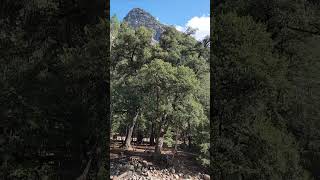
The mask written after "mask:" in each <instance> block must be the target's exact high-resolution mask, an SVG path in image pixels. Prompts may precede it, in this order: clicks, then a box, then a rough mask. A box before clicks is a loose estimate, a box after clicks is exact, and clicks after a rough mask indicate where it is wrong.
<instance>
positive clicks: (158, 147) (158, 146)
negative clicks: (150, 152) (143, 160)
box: [155, 127, 165, 155]
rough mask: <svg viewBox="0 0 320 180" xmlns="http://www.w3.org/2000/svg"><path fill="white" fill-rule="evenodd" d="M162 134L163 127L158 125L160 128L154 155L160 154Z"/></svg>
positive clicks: (163, 131)
mask: <svg viewBox="0 0 320 180" xmlns="http://www.w3.org/2000/svg"><path fill="white" fill-rule="evenodd" d="M164 134H165V130H164V128H162V127H160V130H159V133H158V138H157V143H156V147H155V153H156V155H160V154H161V151H162V146H163V141H164Z"/></svg>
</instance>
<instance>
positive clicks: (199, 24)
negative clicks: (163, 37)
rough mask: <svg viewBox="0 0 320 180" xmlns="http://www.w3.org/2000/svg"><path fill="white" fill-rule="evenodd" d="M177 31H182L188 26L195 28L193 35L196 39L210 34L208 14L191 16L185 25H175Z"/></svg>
mask: <svg viewBox="0 0 320 180" xmlns="http://www.w3.org/2000/svg"><path fill="white" fill-rule="evenodd" d="M175 27H176V29H177V30H178V31H182V32H184V31H185V30H186V29H187V28H188V27H191V28H194V29H197V31H196V33H195V34H194V35H193V37H195V38H196V39H197V40H202V39H204V38H205V37H206V36H207V35H210V16H208V15H203V16H201V17H198V16H195V17H193V18H191V19H190V20H189V21H188V22H187V23H186V25H185V26H184V27H183V26H175Z"/></svg>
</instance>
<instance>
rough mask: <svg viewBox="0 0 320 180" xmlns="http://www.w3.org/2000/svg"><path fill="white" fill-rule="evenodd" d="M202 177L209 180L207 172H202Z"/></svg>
mask: <svg viewBox="0 0 320 180" xmlns="http://www.w3.org/2000/svg"><path fill="white" fill-rule="evenodd" d="M202 178H203V179H204V180H210V176H209V175H208V174H203V175H202Z"/></svg>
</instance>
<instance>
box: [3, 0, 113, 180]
mask: <svg viewBox="0 0 320 180" xmlns="http://www.w3.org/2000/svg"><path fill="white" fill-rule="evenodd" d="M82 3H85V1H81V2H76V3H75V4H76V6H70V4H69V3H67V2H62V1H59V2H58V1H56V0H49V1H42V0H36V1H19V2H18V1H4V2H1V8H2V10H3V11H1V13H0V14H1V15H0V18H1V19H0V26H1V27H2V28H1V30H0V34H1V35H0V41H1V49H0V54H1V56H0V71H1V73H0V76H1V78H0V89H1V91H0V112H1V113H0V114H1V115H0V119H1V125H0V129H1V132H2V133H3V134H1V138H0V139H1V156H0V158H1V168H0V171H1V177H0V179H41V178H42V177H43V178H44V179H46V178H49V179H57V178H58V177H60V178H62V179H75V178H76V177H78V176H79V175H80V174H81V173H82V171H83V165H82V163H87V162H88V160H89V158H88V157H84V156H83V154H86V153H88V152H90V151H93V149H96V148H102V147H103V146H104V147H105V145H106V144H105V141H106V140H105V139H106V137H105V134H106V133H105V132H106V131H107V130H106V129H107V123H108V122H107V121H106V115H107V112H106V108H105V107H106V102H105V98H106V95H107V93H106V92H107V89H106V88H107V86H108V84H107V83H108V82H107V78H108V75H107V74H108V73H107V66H108V61H107V57H108V51H107V50H108V49H107V47H108V42H109V38H108V37H107V36H106V32H107V28H108V24H109V23H107V22H105V20H101V21H98V16H97V14H95V13H96V12H94V13H91V15H90V18H86V17H85V16H86V13H89V12H88V9H86V8H84V9H83V12H84V13H80V11H79V8H82V5H83V4H82ZM59 4H60V5H59ZM96 5H97V3H96V2H95V3H94V4H92V6H93V7H94V6H96ZM100 5H101V4H100ZM69 11H72V12H75V14H73V18H69V17H68V18H64V19H65V20H62V19H61V15H62V14H64V13H65V12H69ZM80 20H81V22H80ZM89 24H90V25H89ZM64 27H65V28H64ZM94 144H97V146H94ZM75 147H77V148H75ZM79 147H82V149H80V148H79ZM102 149H106V148H102ZM103 151H104V150H103ZM94 152H95V150H94ZM94 156H95V159H96V160H100V159H104V158H102V156H101V154H100V155H98V154H95V155H94ZM96 160H94V161H93V163H95V161H96ZM104 160H105V159H104ZM90 171H91V172H90V173H92V174H95V173H97V171H98V169H95V168H91V169H90ZM66 172H67V173H66Z"/></svg>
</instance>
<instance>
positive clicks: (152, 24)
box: [124, 8, 167, 42]
mask: <svg viewBox="0 0 320 180" xmlns="http://www.w3.org/2000/svg"><path fill="white" fill-rule="evenodd" d="M124 21H125V22H127V23H128V25H129V26H131V27H133V28H138V27H141V26H144V27H146V28H149V29H152V30H153V31H154V35H153V39H154V40H155V41H158V42H159V40H160V36H161V34H162V33H163V32H164V31H165V28H166V27H167V26H166V25H164V24H162V23H160V22H159V21H158V20H157V19H156V18H155V17H154V16H152V15H151V14H150V13H149V12H147V11H145V10H144V9H141V8H133V9H131V10H130V11H129V12H128V14H127V15H126V16H125V17H124Z"/></svg>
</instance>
